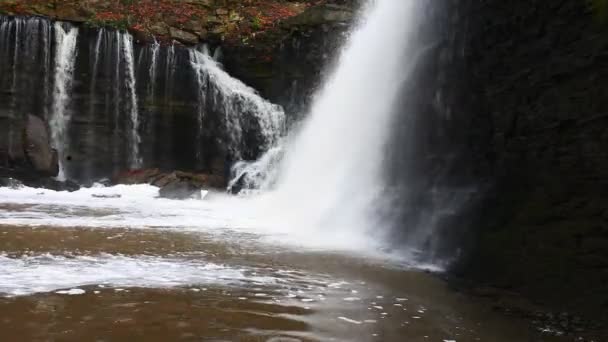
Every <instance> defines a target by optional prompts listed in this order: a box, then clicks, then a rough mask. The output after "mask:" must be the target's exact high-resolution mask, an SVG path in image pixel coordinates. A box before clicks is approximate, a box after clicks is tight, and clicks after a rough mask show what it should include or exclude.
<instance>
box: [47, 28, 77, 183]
mask: <svg viewBox="0 0 608 342" xmlns="http://www.w3.org/2000/svg"><path fill="white" fill-rule="evenodd" d="M64 25H66V26H67V28H65V29H64ZM54 28H55V84H54V91H53V112H52V117H51V120H50V126H51V139H52V142H53V146H54V147H55V148H56V149H57V152H58V155H59V176H58V178H59V179H61V180H64V179H65V178H66V167H65V158H66V156H65V155H64V153H65V148H66V147H67V144H68V134H67V129H68V125H69V123H70V119H71V112H70V110H69V104H70V91H71V89H72V81H73V76H74V75H73V74H74V64H75V61H76V40H77V37H78V28H76V27H73V26H71V25H68V24H62V23H60V22H57V23H55V27H54Z"/></svg>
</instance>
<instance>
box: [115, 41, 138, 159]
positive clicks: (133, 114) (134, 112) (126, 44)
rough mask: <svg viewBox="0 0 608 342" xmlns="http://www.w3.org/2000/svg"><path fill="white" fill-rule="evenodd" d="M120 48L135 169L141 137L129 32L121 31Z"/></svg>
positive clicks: (131, 43)
mask: <svg viewBox="0 0 608 342" xmlns="http://www.w3.org/2000/svg"><path fill="white" fill-rule="evenodd" d="M120 35H122V40H123V42H122V48H123V53H124V55H125V61H126V67H127V70H126V75H127V90H128V92H129V99H130V103H129V107H130V108H129V114H130V118H131V136H130V141H131V155H130V159H131V160H130V165H131V168H133V169H137V168H139V167H140V166H141V159H140V156H139V143H140V142H141V137H140V136H139V110H138V107H137V86H136V78H135V65H134V62H133V61H134V53H133V37H132V36H131V35H130V34H129V33H122V34H120Z"/></svg>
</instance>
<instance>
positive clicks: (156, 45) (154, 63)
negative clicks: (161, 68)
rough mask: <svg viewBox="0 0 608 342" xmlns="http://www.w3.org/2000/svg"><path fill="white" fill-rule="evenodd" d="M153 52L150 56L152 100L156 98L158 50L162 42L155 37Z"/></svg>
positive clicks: (150, 90) (149, 84) (149, 90)
mask: <svg viewBox="0 0 608 342" xmlns="http://www.w3.org/2000/svg"><path fill="white" fill-rule="evenodd" d="M151 49H152V54H151V57H150V74H149V77H150V80H149V83H148V96H150V100H154V91H155V90H156V70H157V65H158V52H159V51H160V44H159V43H158V41H157V40H156V38H155V39H154V44H152V47H151Z"/></svg>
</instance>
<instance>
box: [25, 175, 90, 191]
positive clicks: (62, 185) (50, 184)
mask: <svg viewBox="0 0 608 342" xmlns="http://www.w3.org/2000/svg"><path fill="white" fill-rule="evenodd" d="M24 184H25V185H27V186H30V187H32V188H44V189H49V190H55V191H69V192H73V191H78V190H80V185H78V184H77V183H75V182H72V181H69V180H67V181H63V182H62V181H58V180H56V179H54V178H43V179H38V180H33V181H24Z"/></svg>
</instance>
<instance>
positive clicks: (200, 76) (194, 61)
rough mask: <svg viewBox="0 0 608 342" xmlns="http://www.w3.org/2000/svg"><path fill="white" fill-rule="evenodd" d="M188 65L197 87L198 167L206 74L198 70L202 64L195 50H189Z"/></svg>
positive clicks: (204, 104) (201, 151)
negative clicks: (192, 72) (190, 66)
mask: <svg viewBox="0 0 608 342" xmlns="http://www.w3.org/2000/svg"><path fill="white" fill-rule="evenodd" d="M189 55H190V64H191V65H192V69H193V70H194V76H195V80H196V83H197V85H198V92H197V96H198V108H197V109H198V113H197V114H198V115H197V117H196V118H197V125H198V127H197V128H198V129H197V131H196V161H197V163H198V165H199V166H200V165H201V163H202V154H203V146H202V144H203V119H204V115H205V106H206V92H207V85H208V78H207V77H206V74H205V73H203V69H202V68H199V67H198V66H199V64H200V63H202V61H201V58H200V55H199V54H198V53H197V51H196V50H194V49H190V50H189Z"/></svg>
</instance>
